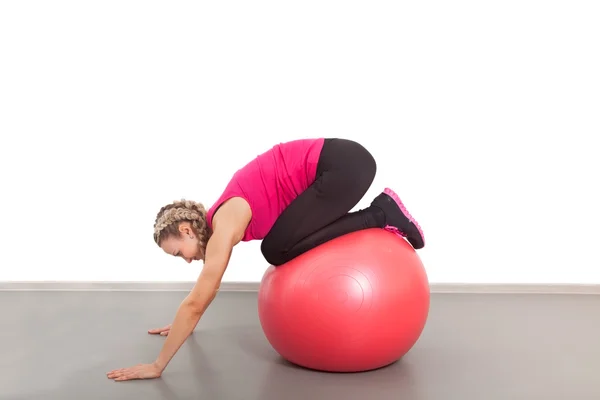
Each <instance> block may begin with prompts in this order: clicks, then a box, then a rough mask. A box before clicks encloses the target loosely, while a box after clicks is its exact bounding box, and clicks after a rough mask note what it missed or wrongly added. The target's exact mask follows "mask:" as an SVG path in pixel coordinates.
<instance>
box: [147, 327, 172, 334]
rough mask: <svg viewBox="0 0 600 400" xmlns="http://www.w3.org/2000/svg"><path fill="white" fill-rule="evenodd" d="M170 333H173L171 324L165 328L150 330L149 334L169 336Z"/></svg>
mask: <svg viewBox="0 0 600 400" xmlns="http://www.w3.org/2000/svg"><path fill="white" fill-rule="evenodd" d="M169 332H171V324H169V325H167V326H163V327H162V328H156V329H150V330H149V331H148V333H149V334H151V335H161V336H167V335H168V334H169Z"/></svg>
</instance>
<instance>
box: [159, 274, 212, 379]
mask: <svg viewBox="0 0 600 400" xmlns="http://www.w3.org/2000/svg"><path fill="white" fill-rule="evenodd" d="M203 286H206V287H205V288H204V290H203V291H202V293H203V296H202V297H201V298H199V299H196V300H194V301H190V300H188V299H186V300H184V301H183V302H182V303H181V305H180V306H179V309H178V310H177V314H176V315H175V319H174V321H173V324H172V325H171V330H170V332H169V335H168V336H167V339H166V341H165V344H164V346H163V348H162V350H161V352H160V354H159V356H158V358H157V359H156V361H155V362H154V363H155V364H156V365H157V367H158V368H159V369H160V370H161V371H163V370H164V369H165V368H166V367H167V365H168V364H169V362H170V361H171V359H172V358H173V356H174V355H175V353H177V351H178V350H179V348H180V347H181V346H182V345H183V343H184V342H185V340H186V339H187V338H188V337H189V336H190V335H191V333H192V332H193V331H194V329H195V328H196V325H198V321H200V317H201V316H202V314H203V313H204V311H205V310H206V308H207V307H208V306H209V304H210V303H211V302H212V300H213V299H214V298H215V296H216V294H217V289H216V288H215V286H214V285H213V284H211V283H209V282H207V283H206V284H205V285H203Z"/></svg>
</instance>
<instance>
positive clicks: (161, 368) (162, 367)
mask: <svg viewBox="0 0 600 400" xmlns="http://www.w3.org/2000/svg"><path fill="white" fill-rule="evenodd" d="M152 365H154V367H155V368H156V369H157V370H158V372H159V373H161V374H162V372H163V371H164V370H165V367H166V365H164V363H161V362H160V360H155V361H154V362H153V363H152Z"/></svg>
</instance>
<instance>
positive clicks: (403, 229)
mask: <svg viewBox="0 0 600 400" xmlns="http://www.w3.org/2000/svg"><path fill="white" fill-rule="evenodd" d="M371 206H374V207H377V208H380V209H381V210H382V211H383V213H384V214H385V224H386V225H385V229H386V230H388V231H390V232H394V233H396V234H398V235H400V236H402V237H405V238H406V239H407V240H408V242H409V243H410V244H411V245H412V246H413V248H415V249H421V248H423V247H424V246H425V237H424V235H423V231H422V230H421V227H420V226H419V224H418V223H417V221H415V219H414V218H413V217H412V216H411V215H410V214H409V213H408V211H407V210H406V207H404V204H402V201H401V200H400V197H399V196H398V195H397V194H396V193H394V191H393V190H392V189H390V188H385V189H384V191H383V192H382V193H381V194H380V195H378V196H377V197H375V199H374V200H373V201H372V202H371Z"/></svg>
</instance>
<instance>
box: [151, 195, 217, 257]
mask: <svg viewBox="0 0 600 400" xmlns="http://www.w3.org/2000/svg"><path fill="white" fill-rule="evenodd" d="M184 221H188V222H190V223H191V225H192V228H193V230H194V231H195V233H196V235H197V237H198V242H199V244H200V246H201V247H202V249H206V243H207V242H208V239H209V238H210V235H211V234H212V231H211V229H210V227H209V226H208V223H207V222H206V209H205V208H204V205H202V203H196V202H194V201H191V200H185V199H182V200H176V201H174V202H173V203H171V204H168V205H166V206H164V207H162V208H161V209H160V211H159V212H158V214H157V215H156V220H155V222H154V241H155V242H156V244H157V245H159V246H160V243H161V242H162V241H163V240H165V239H167V238H168V237H170V236H179V224H180V223H181V222H184Z"/></svg>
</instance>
